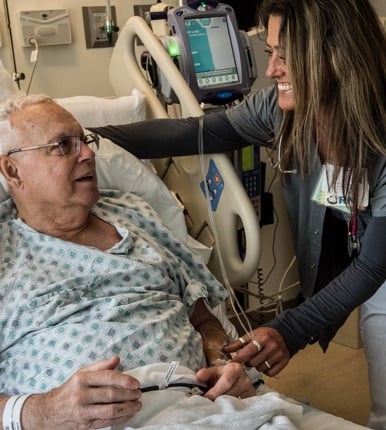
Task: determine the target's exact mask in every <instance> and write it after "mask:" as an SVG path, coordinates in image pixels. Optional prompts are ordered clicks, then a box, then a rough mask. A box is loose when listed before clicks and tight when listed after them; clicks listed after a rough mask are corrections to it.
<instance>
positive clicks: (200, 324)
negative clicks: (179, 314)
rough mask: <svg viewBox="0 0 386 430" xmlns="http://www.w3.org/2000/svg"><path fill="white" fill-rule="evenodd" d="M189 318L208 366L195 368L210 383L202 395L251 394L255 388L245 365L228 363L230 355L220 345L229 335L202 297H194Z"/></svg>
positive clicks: (210, 397) (208, 396)
mask: <svg viewBox="0 0 386 430" xmlns="http://www.w3.org/2000/svg"><path fill="white" fill-rule="evenodd" d="M190 321H191V323H192V324H193V326H194V327H195V329H196V330H197V331H198V332H199V333H200V334H201V337H202V343H203V348H204V352H205V356H206V359H207V362H208V363H209V366H210V367H209V368H206V369H200V370H199V371H198V372H197V378H198V379H199V380H200V381H203V382H205V383H206V384H208V386H209V390H208V391H207V392H206V393H205V397H207V398H209V399H211V400H214V399H216V398H217V397H218V396H220V395H222V394H227V395H229V396H235V397H239V398H245V397H251V396H254V395H255V394H256V390H255V388H254V386H253V384H252V381H251V379H250V377H249V376H248V375H247V373H246V372H245V369H244V366H243V365H242V364H240V363H234V362H230V363H227V361H228V358H229V357H228V356H227V355H225V354H224V353H223V352H222V349H223V347H224V346H225V345H227V344H228V343H229V337H228V335H227V334H226V332H225V330H224V327H223V326H222V324H221V323H220V321H219V320H218V319H217V318H216V317H215V316H214V315H213V314H212V313H211V312H210V311H209V310H208V308H207V307H206V305H205V303H204V301H203V300H202V299H201V300H198V301H197V303H196V306H195V308H194V311H193V314H192V316H191V318H190Z"/></svg>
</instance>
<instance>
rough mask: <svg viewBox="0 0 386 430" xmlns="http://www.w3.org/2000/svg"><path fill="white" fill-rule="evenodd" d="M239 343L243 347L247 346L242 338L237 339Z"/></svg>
mask: <svg viewBox="0 0 386 430" xmlns="http://www.w3.org/2000/svg"><path fill="white" fill-rule="evenodd" d="M239 342H240V343H241V345H243V346H245V345H246V344H247V341H246V340H245V339H244V338H243V337H239Z"/></svg>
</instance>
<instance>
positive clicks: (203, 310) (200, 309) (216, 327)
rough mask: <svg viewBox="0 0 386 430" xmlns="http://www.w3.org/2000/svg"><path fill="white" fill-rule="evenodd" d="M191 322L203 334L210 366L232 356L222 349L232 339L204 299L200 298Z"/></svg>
mask: <svg viewBox="0 0 386 430" xmlns="http://www.w3.org/2000/svg"><path fill="white" fill-rule="evenodd" d="M190 322H191V323H192V325H193V326H194V328H195V329H196V330H197V331H198V332H199V333H200V334H201V337H202V344H203V348H204V353H205V357H206V360H207V363H208V364H209V366H214V365H216V364H218V363H224V361H225V360H227V359H229V358H230V357H228V356H226V355H225V354H224V353H223V352H222V349H223V347H224V346H225V345H227V344H228V343H229V341H230V339H229V337H228V335H227V334H226V332H225V329H224V327H223V326H222V324H221V323H220V321H219V320H218V319H217V318H216V317H215V316H214V315H213V314H212V313H211V312H210V311H209V309H208V308H207V307H206V305H205V303H204V301H203V300H202V299H201V300H198V301H197V303H196V306H195V308H194V311H193V313H192V316H191V318H190Z"/></svg>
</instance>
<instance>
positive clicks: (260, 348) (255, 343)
mask: <svg viewBox="0 0 386 430" xmlns="http://www.w3.org/2000/svg"><path fill="white" fill-rule="evenodd" d="M252 343H253V344H254V345H255V347H256V348H257V352H260V351H261V350H262V349H263V347H262V346H261V345H260V343H259V342H258V341H257V340H255V339H253V341H252Z"/></svg>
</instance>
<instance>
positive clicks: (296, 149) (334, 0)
mask: <svg viewBox="0 0 386 430" xmlns="http://www.w3.org/2000/svg"><path fill="white" fill-rule="evenodd" d="M259 12H260V17H261V19H262V22H263V24H264V25H265V27H267V24H268V19H269V16H270V15H274V16H280V17H281V18H282V22H281V28H280V34H279V40H280V43H281V44H282V45H283V46H284V47H285V49H286V61H287V65H288V69H289V73H290V75H291V77H292V85H293V89H294V97H295V104H296V107H295V110H294V111H292V112H285V115H284V122H283V124H282V128H281V132H280V134H279V136H278V140H279V139H280V138H281V139H282V155H283V158H282V165H283V166H284V167H285V168H287V169H288V168H290V167H289V165H290V163H291V162H292V161H293V160H295V162H296V163H297V168H298V171H299V172H300V173H301V174H302V175H305V174H307V172H309V170H310V169H311V166H312V162H313V157H314V156H315V151H314V143H316V149H317V151H318V152H319V153H320V154H323V156H324V158H325V160H326V161H331V162H333V164H334V165H337V166H341V167H343V169H344V182H343V185H344V190H345V195H346V197H349V196H351V197H353V196H355V195H356V192H357V190H358V189H359V183H360V182H361V181H363V180H364V169H365V168H368V167H369V165H370V164H369V163H370V161H371V159H373V158H374V157H379V156H385V155H386V114H385V106H386V102H385V101H386V43H385V42H386V38H385V32H384V30H383V28H382V27H381V24H380V21H379V19H378V17H377V15H376V13H375V11H374V10H373V8H372V6H371V5H370V3H369V2H368V1H367V0H263V2H262V5H261V7H260V9H259ZM336 170H337V169H336ZM336 175H337V172H336ZM336 175H335V177H334V183H335V181H336ZM350 184H351V185H350Z"/></svg>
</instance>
